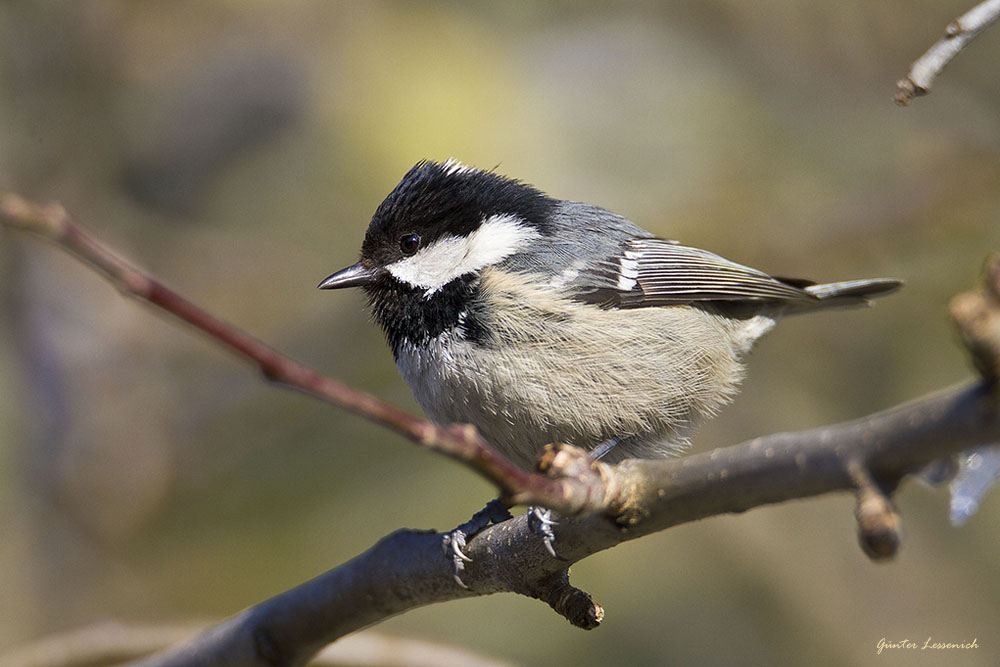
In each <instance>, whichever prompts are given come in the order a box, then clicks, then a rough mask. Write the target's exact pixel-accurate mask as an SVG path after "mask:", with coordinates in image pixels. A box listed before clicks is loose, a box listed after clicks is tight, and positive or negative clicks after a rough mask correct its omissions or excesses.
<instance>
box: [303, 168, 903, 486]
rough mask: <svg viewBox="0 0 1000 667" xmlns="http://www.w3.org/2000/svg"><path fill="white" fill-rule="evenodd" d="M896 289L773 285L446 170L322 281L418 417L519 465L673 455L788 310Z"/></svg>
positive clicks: (520, 191) (429, 173)
mask: <svg viewBox="0 0 1000 667" xmlns="http://www.w3.org/2000/svg"><path fill="white" fill-rule="evenodd" d="M899 285H900V281H898V280H894V279H888V278H884V279H875V280H853V281H848V282H839V283H830V284H822V285H819V284H815V283H813V282H810V281H808V280H799V279H788V278H777V277H772V276H770V275H768V274H766V273H763V272H761V271H758V270H756V269H752V268H749V267H746V266H742V265H740V264H736V263H734V262H731V261H729V260H727V259H724V258H722V257H720V256H718V255H715V254H713V253H711V252H707V251H705V250H699V249H697V248H692V247H689V246H684V245H681V244H679V243H677V242H676V241H668V240H664V239H660V238H656V237H654V236H653V235H652V234H650V233H649V232H647V231H646V230H644V229H641V228H640V227H637V226H636V225H634V224H633V223H632V222H630V221H628V220H626V219H625V218H623V217H621V216H619V215H616V214H614V213H611V212H610V211H606V210H604V209H601V208H598V207H596V206H591V205H589V204H583V203H579V202H571V201H560V200H558V199H553V198H551V197H549V196H547V195H545V194H544V193H542V192H540V191H539V190H537V189H535V188H533V187H531V186H529V185H526V184H524V183H522V182H520V181H517V180H513V179H510V178H506V177H503V176H500V175H498V174H496V173H493V172H490V171H484V170H480V169H475V168H472V167H468V166H465V165H463V164H461V163H459V162H456V161H454V160H449V161H447V162H444V163H435V162H419V163H418V164H417V165H416V166H414V167H413V168H412V169H410V171H409V172H408V173H407V174H406V175H405V176H404V177H403V179H402V181H400V183H399V185H397V186H396V188H395V189H394V190H393V191H392V192H391V193H390V194H389V196H388V197H386V199H385V201H383V202H382V204H381V205H380V206H379V207H378V209H377V210H376V211H375V214H374V216H373V217H372V221H371V224H370V226H369V227H368V232H367V234H366V235H365V239H364V243H363V245H362V247H361V260H360V261H359V262H358V263H357V264H354V265H353V266H350V267H348V268H346V269H343V270H342V271H338V272H337V273H334V274H333V275H331V276H329V277H328V278H326V279H325V280H324V281H323V282H322V283H320V285H319V287H320V288H321V289H337V288H342V287H362V288H363V289H364V291H365V293H366V294H367V296H368V300H369V303H370V305H371V308H372V311H373V313H374V316H375V319H376V320H377V321H378V323H379V324H380V325H381V327H382V329H383V330H384V331H385V335H386V337H387V339H388V342H389V345H390V346H391V347H392V352H393V355H394V357H395V359H396V364H397V366H398V368H399V370H400V373H402V375H403V377H404V378H405V380H406V382H407V383H408V384H409V386H410V388H411V389H412V390H413V393H414V395H415V396H416V399H417V401H418V402H419V403H420V405H421V406H422V407H423V409H424V410H425V411H426V413H427V415H428V416H429V417H430V418H431V419H432V420H434V421H435V422H438V423H442V424H448V423H454V422H464V423H470V424H473V425H475V426H476V428H477V429H478V430H479V432H480V433H481V434H482V435H483V437H484V438H485V439H486V440H487V441H488V442H489V443H491V444H492V445H493V446H494V447H496V448H497V449H498V450H500V451H502V452H503V453H504V454H506V455H507V456H508V457H510V458H511V459H512V460H514V461H515V462H517V463H518V464H520V465H522V466H526V467H527V466H529V465H530V464H531V463H532V461H533V460H534V459H535V457H536V456H537V455H538V454H539V452H540V451H541V449H542V447H543V446H544V445H546V444H547V443H551V442H568V443H572V444H575V445H577V446H580V447H584V448H588V449H591V450H593V449H595V448H598V450H597V451H598V452H599V453H600V454H602V455H603V456H604V460H606V461H617V460H621V459H623V458H631V457H640V458H655V457H663V456H668V455H670V454H672V453H675V452H677V451H678V450H679V449H680V448H682V447H683V446H684V445H685V444H686V442H687V436H688V434H689V432H690V429H691V428H692V426H693V425H694V424H696V423H697V422H698V421H699V420H700V419H702V418H704V417H707V416H710V415H712V414H714V413H715V412H716V411H717V410H718V409H719V408H720V407H722V406H723V405H724V404H725V403H727V402H728V401H730V399H731V398H732V397H733V395H734V394H735V392H736V390H737V386H738V384H739V382H740V380H741V378H742V376H743V364H742V360H743V358H744V356H745V355H746V354H747V353H748V352H749V351H750V348H751V346H752V345H753V343H754V342H755V341H756V340H757V339H758V338H759V337H760V336H762V335H763V334H764V333H766V332H767V331H768V330H770V329H771V327H773V326H774V324H775V322H776V321H777V320H778V319H779V318H780V317H781V316H782V315H785V314H788V313H794V312H800V311H811V310H819V309H821V308H826V307H832V306H848V305H856V304H864V303H867V299H868V298H870V297H873V296H877V295H881V294H884V293H887V292H890V291H892V290H894V289H896V288H897V287H898V286H899Z"/></svg>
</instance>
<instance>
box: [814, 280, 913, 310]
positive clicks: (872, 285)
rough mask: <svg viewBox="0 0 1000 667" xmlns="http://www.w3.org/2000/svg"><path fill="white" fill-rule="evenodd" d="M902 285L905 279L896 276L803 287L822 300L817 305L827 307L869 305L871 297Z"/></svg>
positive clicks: (893, 290) (889, 291) (887, 292)
mask: <svg viewBox="0 0 1000 667" xmlns="http://www.w3.org/2000/svg"><path fill="white" fill-rule="evenodd" d="M902 285H903V281H902V280H897V279H895V278H873V279H870V280H846V281H844V282H840V283H825V284H822V285H808V286H805V287H803V288H802V289H803V290H805V291H806V292H808V293H809V294H811V295H813V296H814V297H816V298H818V299H819V300H820V301H819V303H817V304H816V305H817V306H819V307H821V308H826V307H838V306H862V305H867V304H868V301H869V299H871V298H874V297H878V296H882V295H884V294H889V293H891V292H895V291H896V290H897V289H899V288H900V287H902Z"/></svg>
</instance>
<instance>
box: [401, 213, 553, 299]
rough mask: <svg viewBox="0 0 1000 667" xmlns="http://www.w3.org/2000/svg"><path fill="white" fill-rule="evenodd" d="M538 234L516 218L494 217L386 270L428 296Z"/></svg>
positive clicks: (483, 266) (521, 245)
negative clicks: (421, 289)
mask: <svg viewBox="0 0 1000 667" xmlns="http://www.w3.org/2000/svg"><path fill="white" fill-rule="evenodd" d="M539 236H541V234H539V233H538V231H536V230H535V229H534V228H532V227H531V226H529V225H528V224H526V223H525V222H524V221H523V220H521V219H520V218H518V217H517V216H515V215H495V216H493V217H491V218H489V219H487V220H485V221H483V223H482V224H481V225H480V226H479V228H478V229H476V230H475V231H474V232H472V233H471V234H469V235H468V236H443V237H441V238H439V239H438V240H437V241H435V242H434V243H432V244H430V245H428V246H426V247H424V248H421V249H420V250H419V251H418V252H417V254H415V255H413V256H412V257H407V258H405V259H401V260H399V261H397V262H393V263H392V264H390V265H389V266H387V267H386V270H388V271H389V273H391V274H392V275H393V276H395V277H396V278H398V279H399V280H401V281H403V282H405V283H408V284H410V285H413V286H414V287H422V288H423V289H424V290H426V292H425V294H426V296H430V295H431V294H433V293H434V292H436V291H437V290H439V289H441V288H442V287H444V286H445V285H447V284H448V283H450V282H451V281H452V280H454V279H455V278H459V277H461V276H464V275H465V274H467V273H472V272H474V271H479V270H480V269H483V268H485V267H487V266H489V265H490V264H496V263H497V262H499V261H501V260H503V259H504V258H506V257H509V256H510V255H513V254H514V253H515V252H517V251H518V250H520V249H521V248H523V247H524V246H525V244H527V243H528V242H530V241H532V240H533V239H536V238H538V237H539Z"/></svg>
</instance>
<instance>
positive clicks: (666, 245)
mask: <svg viewBox="0 0 1000 667" xmlns="http://www.w3.org/2000/svg"><path fill="white" fill-rule="evenodd" d="M812 284H813V283H811V282H809V281H804V280H787V279H779V278H775V277H772V276H769V275H768V274H766V273H764V272H763V271H758V270H757V269H752V268H750V267H748V266H743V265H742V264H737V263H736V262H731V261H729V260H728V259H725V258H724V257H720V256H719V255H716V254H715V253H711V252H708V251H707V250H700V249H698V248H692V247H689V246H683V245H680V244H679V243H677V242H676V241H668V240H665V239H656V238H637V239H630V240H628V241H625V242H624V243H623V244H622V246H621V250H620V251H619V252H617V253H615V254H613V255H611V256H609V257H607V258H605V259H603V260H600V261H598V262H596V263H594V264H593V265H592V266H591V267H589V268H588V269H587V270H586V271H583V272H581V273H580V275H579V277H578V278H577V279H576V280H574V287H575V288H576V293H577V298H579V299H581V300H583V301H587V302H590V303H598V304H601V305H603V306H606V307H610V308H642V307H647V306H671V305H677V304H685V303H692V302H696V301H730V302H732V301H775V300H776V301H784V302H789V301H794V302H799V303H810V302H813V303H814V302H818V301H819V298H818V297H817V296H815V295H813V294H811V293H810V292H808V291H806V290H805V289H803V288H805V287H807V286H809V285H812Z"/></svg>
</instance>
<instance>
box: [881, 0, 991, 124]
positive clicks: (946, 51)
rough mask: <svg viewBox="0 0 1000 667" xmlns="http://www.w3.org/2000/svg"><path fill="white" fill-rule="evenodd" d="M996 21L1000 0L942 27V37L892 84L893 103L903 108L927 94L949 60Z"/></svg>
mask: <svg viewBox="0 0 1000 667" xmlns="http://www.w3.org/2000/svg"><path fill="white" fill-rule="evenodd" d="M997 18H1000V0H985V2H981V3H979V4H978V5H976V6H975V7H973V8H972V9H970V10H969V11H968V12H966V13H965V14H963V15H962V16H959V17H958V18H957V19H955V20H954V21H952V22H951V23H949V24H948V27H947V28H945V32H944V37H942V38H941V39H940V41H938V42H937V43H936V44H935V45H934V46H932V47H931V48H930V49H928V50H927V52H926V53H925V54H924V55H922V56H920V58H918V59H917V60H915V61H914V62H913V64H912V65H911V66H910V71H909V73H908V74H907V75H906V76H905V77H904V78H902V79H900V80H899V81H898V82H897V83H896V95H895V97H894V98H893V99H895V101H896V104H898V105H900V106H906V105H907V104H909V103H910V100H912V99H913V98H914V97H919V96H921V95H926V94H927V93H928V92H930V88H931V84H932V83H933V82H934V79H935V78H936V77H937V75H938V74H939V73H940V72H941V70H942V69H944V67H945V65H947V64H948V63H950V62H951V59H952V58H954V57H955V56H957V55H958V52H959V51H961V50H962V49H964V48H965V47H966V45H968V43H969V42H971V41H972V40H973V39H975V38H976V37H978V36H979V34H980V33H981V32H983V31H984V30H986V29H987V28H988V27H990V26H991V25H992V24H993V23H994V22H995V21H996V20H997Z"/></svg>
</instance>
